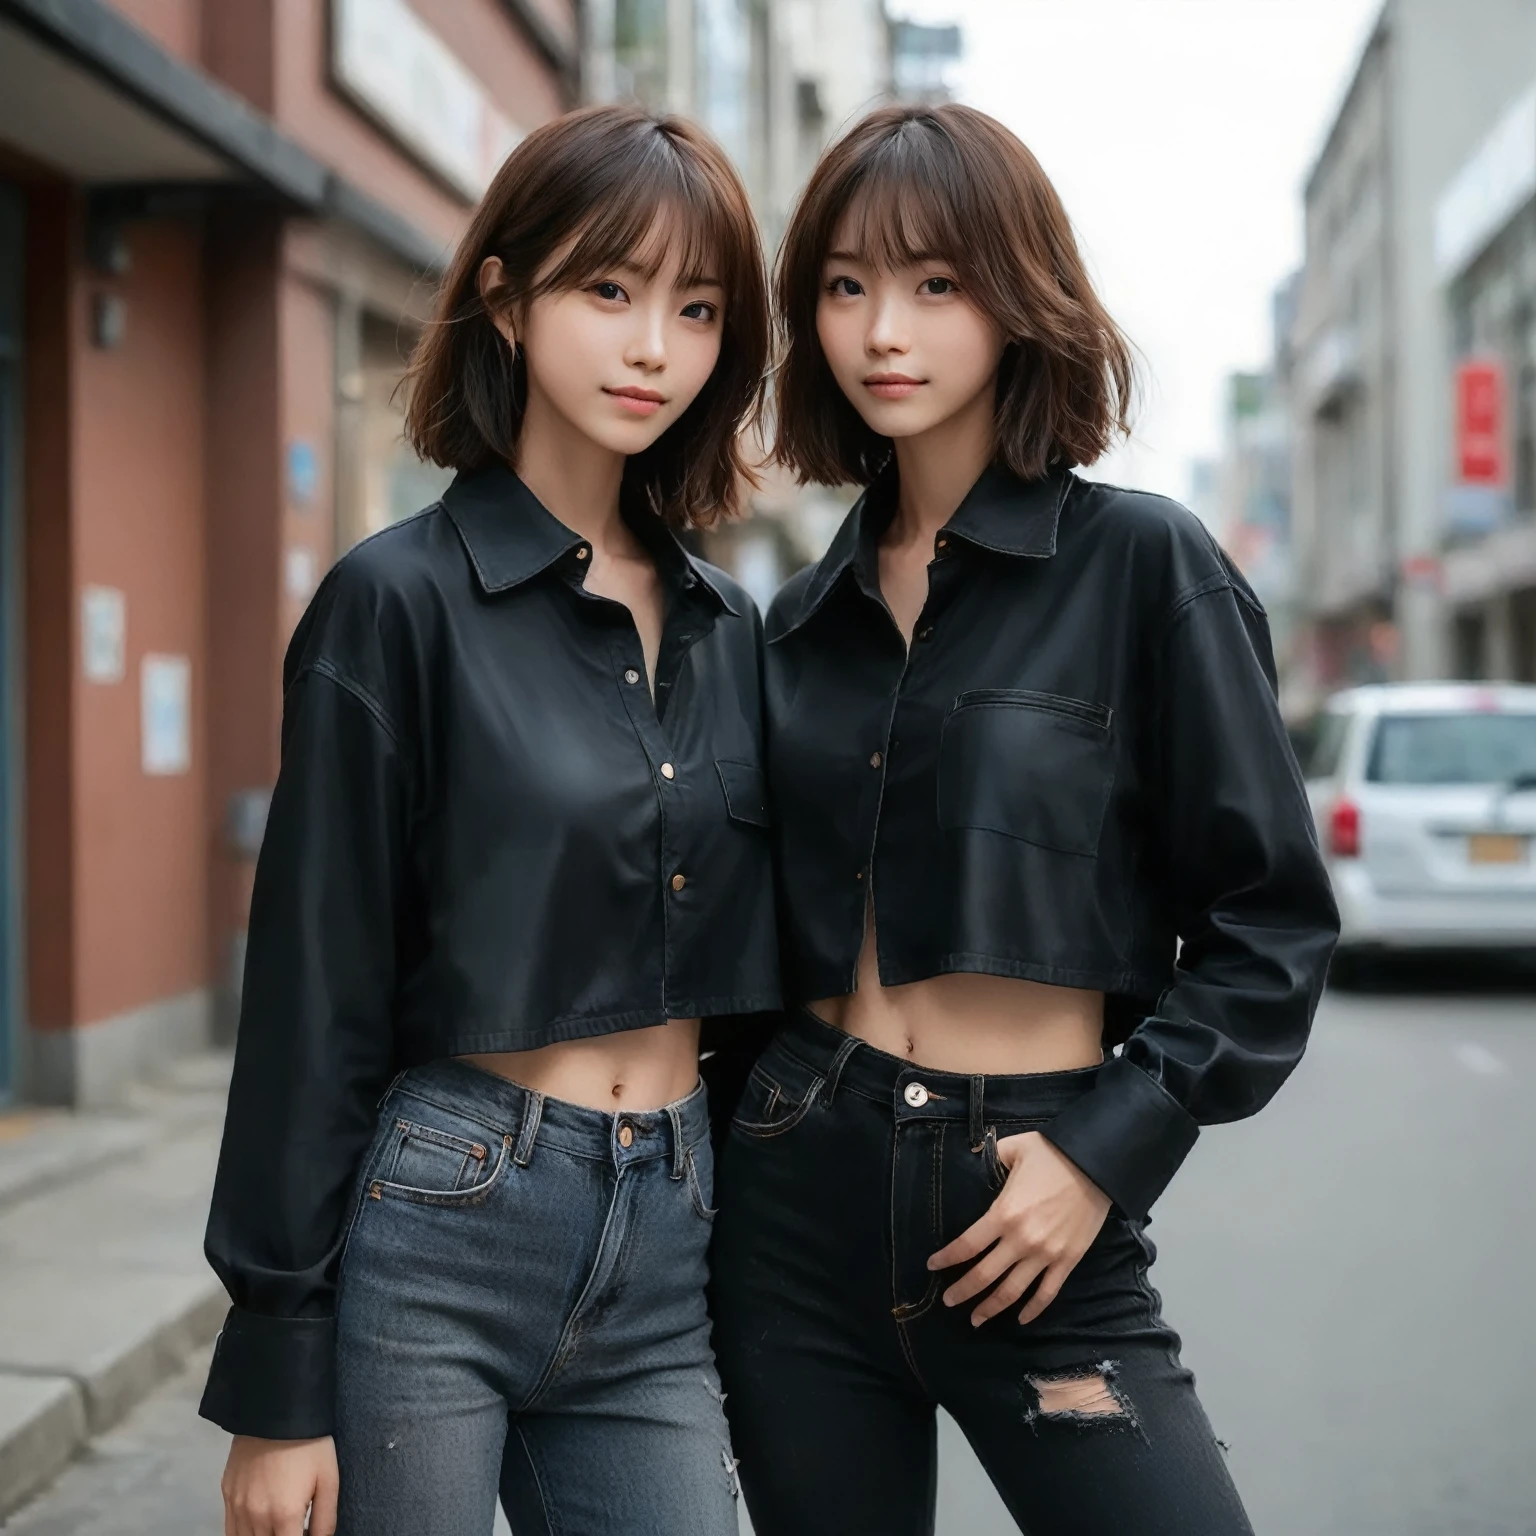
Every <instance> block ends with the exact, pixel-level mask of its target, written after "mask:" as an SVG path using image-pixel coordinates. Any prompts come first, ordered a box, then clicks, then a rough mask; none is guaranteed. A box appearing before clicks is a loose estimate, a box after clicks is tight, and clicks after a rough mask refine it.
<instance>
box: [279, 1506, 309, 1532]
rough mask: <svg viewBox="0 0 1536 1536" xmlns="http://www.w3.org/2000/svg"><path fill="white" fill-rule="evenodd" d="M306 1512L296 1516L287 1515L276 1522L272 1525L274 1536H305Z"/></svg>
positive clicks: (302, 1511) (301, 1511)
mask: <svg viewBox="0 0 1536 1536" xmlns="http://www.w3.org/2000/svg"><path fill="white" fill-rule="evenodd" d="M306 1513H307V1511H306V1510H302V1509H301V1510H300V1511H299V1512H298V1514H296V1515H285V1516H283V1518H282V1519H280V1520H276V1521H274V1522H273V1525H272V1536H304V1516H305V1514H306Z"/></svg>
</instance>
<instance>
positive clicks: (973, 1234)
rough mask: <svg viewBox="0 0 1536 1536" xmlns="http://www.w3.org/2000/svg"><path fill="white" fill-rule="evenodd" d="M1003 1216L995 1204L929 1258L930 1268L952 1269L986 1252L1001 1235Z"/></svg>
mask: <svg viewBox="0 0 1536 1536" xmlns="http://www.w3.org/2000/svg"><path fill="white" fill-rule="evenodd" d="M1001 1232H1002V1218H1001V1217H1000V1216H998V1214H997V1207H996V1206H995V1205H994V1206H993V1207H992V1208H991V1210H989V1211H988V1212H987V1214H986V1215H985V1216H983V1217H982V1218H981V1219H980V1220H979V1221H976V1222H974V1223H973V1224H972V1225H971V1226H969V1227H967V1228H966V1229H965V1231H964V1232H962V1233H961V1234H960V1236H959V1237H957V1238H956V1239H955V1240H954V1242H952V1243H948V1244H946V1245H945V1246H944V1247H943V1248H940V1249H939V1251H938V1252H937V1253H936V1254H934V1255H933V1257H932V1258H931V1259H929V1260H928V1268H929V1269H952V1268H954V1266H955V1265H956V1264H969V1263H970V1261H971V1260H972V1259H974V1258H978V1257H979V1256H980V1255H982V1254H984V1253H985V1252H986V1251H987V1249H988V1248H990V1247H991V1246H992V1244H993V1243H995V1242H996V1241H997V1239H998V1237H999V1236H1000V1235H1001Z"/></svg>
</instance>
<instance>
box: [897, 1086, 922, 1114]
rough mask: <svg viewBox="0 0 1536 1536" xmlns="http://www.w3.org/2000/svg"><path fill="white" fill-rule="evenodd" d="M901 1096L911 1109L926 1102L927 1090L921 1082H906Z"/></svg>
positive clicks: (920, 1106)
mask: <svg viewBox="0 0 1536 1536" xmlns="http://www.w3.org/2000/svg"><path fill="white" fill-rule="evenodd" d="M901 1096H902V1098H904V1099H905V1100H906V1101H907V1103H908V1104H910V1105H911V1106H912V1108H913V1109H921V1108H922V1107H923V1105H924V1104H926V1103H927V1102H928V1090H927V1089H926V1088H924V1087H923V1085H922V1084H921V1083H908V1084H907V1086H906V1088H905V1090H904V1091H903V1093H902V1095H901Z"/></svg>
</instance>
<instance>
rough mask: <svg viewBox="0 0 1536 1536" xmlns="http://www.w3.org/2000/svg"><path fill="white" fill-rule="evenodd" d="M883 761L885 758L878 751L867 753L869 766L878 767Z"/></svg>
mask: <svg viewBox="0 0 1536 1536" xmlns="http://www.w3.org/2000/svg"><path fill="white" fill-rule="evenodd" d="M884 761H885V759H884V758H883V757H881V756H880V754H879V753H878V752H871V753H870V754H869V766H870V767H871V768H878V767H879V766H880V764H881V763H883V762H884Z"/></svg>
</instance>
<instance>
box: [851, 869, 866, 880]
mask: <svg viewBox="0 0 1536 1536" xmlns="http://www.w3.org/2000/svg"><path fill="white" fill-rule="evenodd" d="M853 878H854V879H855V880H862V879H863V878H864V871H863V870H862V869H860V870H855V871H854V876H853Z"/></svg>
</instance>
